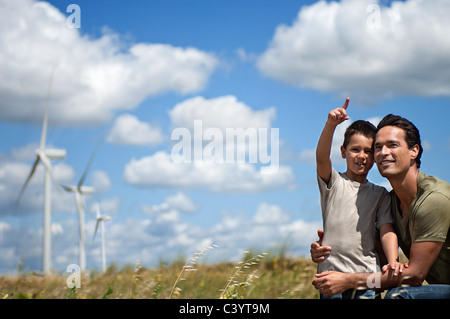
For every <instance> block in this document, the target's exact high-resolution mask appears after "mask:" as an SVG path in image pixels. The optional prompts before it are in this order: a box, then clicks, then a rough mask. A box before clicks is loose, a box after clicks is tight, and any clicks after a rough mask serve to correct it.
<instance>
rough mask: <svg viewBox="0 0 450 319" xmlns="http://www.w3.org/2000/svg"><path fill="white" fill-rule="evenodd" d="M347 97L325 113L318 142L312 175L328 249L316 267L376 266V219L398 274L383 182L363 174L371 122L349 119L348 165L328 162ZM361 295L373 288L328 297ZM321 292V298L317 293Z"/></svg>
mask: <svg viewBox="0 0 450 319" xmlns="http://www.w3.org/2000/svg"><path fill="white" fill-rule="evenodd" d="M349 101H350V99H349V98H347V99H346V101H345V103H344V105H343V106H342V107H341V108H337V109H334V110H333V111H331V112H330V113H329V114H328V119H327V122H326V124H325V127H324V129H323V131H322V134H321V136H320V138H319V142H318V144H317V150H316V162H317V175H318V178H317V179H318V183H319V190H320V197H321V207H322V216H323V227H324V235H323V242H322V245H323V246H325V245H330V246H331V247H332V251H331V253H330V255H329V256H327V258H326V259H325V260H324V261H322V262H321V263H319V264H318V269H317V272H318V273H321V272H324V271H340V272H346V273H366V272H374V271H375V270H377V268H376V267H377V265H378V263H379V261H378V256H377V254H376V252H375V238H374V232H375V225H376V227H377V228H378V229H379V233H380V239H381V243H382V245H383V250H384V253H385V255H386V257H387V261H388V263H389V265H390V267H389V268H390V269H391V270H393V271H394V275H397V272H398V271H401V270H402V269H401V266H400V264H398V263H397V259H398V243H397V236H396V234H395V232H394V228H393V225H392V222H393V220H392V217H391V214H390V197H389V194H388V192H387V191H386V190H385V189H384V188H383V187H380V186H377V185H375V184H372V183H371V182H369V181H368V180H367V174H368V173H369V170H370V169H371V168H372V166H373V164H374V151H373V141H374V138H375V134H376V127H375V126H374V125H373V124H371V123H369V122H367V121H356V122H354V123H352V124H351V125H350V126H349V127H348V128H347V130H346V132H345V135H344V143H343V145H342V146H341V153H342V158H344V159H345V160H346V163H347V170H346V172H345V173H338V172H337V171H336V170H335V169H334V168H333V167H332V163H331V159H330V152H331V144H332V139H333V134H334V131H335V129H336V127H337V126H338V125H339V124H341V123H342V122H344V121H346V120H348V119H349V117H348V116H347V107H348V103H349ZM319 292H320V289H319ZM361 296H364V298H373V297H374V296H375V292H374V291H372V290H357V291H346V292H344V293H343V294H339V295H335V296H333V297H334V298H335V299H336V298H337V299H339V298H342V299H347V298H355V297H361ZM333 297H332V298H333ZM321 298H324V296H323V295H322V294H321Z"/></svg>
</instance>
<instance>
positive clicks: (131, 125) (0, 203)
mask: <svg viewBox="0 0 450 319" xmlns="http://www.w3.org/2000/svg"><path fill="white" fill-rule="evenodd" d="M71 3H75V4H77V5H79V8H80V17H81V20H80V28H69V27H68V25H67V23H66V20H67V19H68V17H69V15H70V14H71V12H66V9H67V7H68V6H69V4H71ZM130 3H132V4H130ZM374 3H376V1H353V0H347V1H344V0H342V1H339V2H325V1H321V2H317V1H290V0H289V1H288V0H285V1H282V2H280V1H272V0H267V1H257V2H255V1H249V0H239V1H234V0H233V1H231V0H230V1H206V0H203V1H200V0H190V1H153V0H152V1H133V2H130V1H50V2H36V1H34V0H21V1H14V2H8V1H4V0H1V1H0V8H1V10H0V16H1V19H0V21H1V24H2V25H1V28H0V30H1V31H0V70H1V73H2V75H3V76H2V79H1V80H0V97H1V98H0V112H1V114H2V116H1V117H0V133H1V134H2V136H3V138H2V141H1V143H0V190H1V195H0V226H1V228H0V247H1V250H2V252H3V253H2V254H1V256H0V273H7V272H10V273H12V272H14V271H16V270H17V269H18V264H20V265H21V267H22V269H24V270H27V271H29V270H40V269H41V252H42V244H41V241H42V197H43V168H42V167H41V166H40V167H39V168H38V170H37V172H36V176H34V178H33V180H32V181H31V182H30V184H29V186H28V188H27V189H26V191H25V193H24V196H23V198H22V200H21V202H20V205H18V206H17V205H15V199H16V198H17V196H18V193H19V191H20V188H21V187H22V185H23V183H24V182H25V179H26V177H27V175H28V173H29V171H30V169H31V165H32V163H33V161H34V158H35V153H34V152H35V149H36V148H37V147H38V145H39V139H40V135H41V129H42V120H43V115H44V106H45V100H46V94H47V89H48V84H49V79H50V74H51V71H52V70H54V81H53V86H52V94H51V99H50V104H49V105H50V106H49V107H50V110H49V125H50V127H49V131H48V135H47V144H48V145H49V146H51V147H55V148H63V149H65V150H66V151H67V156H66V157H65V158H64V159H62V160H54V161H53V162H52V165H53V168H54V176H55V179H56V180H57V181H58V182H60V183H62V184H76V183H78V180H79V179H80V177H81V174H82V172H83V170H84V168H85V165H86V163H87V161H88V159H89V157H90V156H91V153H92V152H93V150H94V149H95V147H96V145H97V143H98V142H99V141H101V144H100V147H99V149H98V151H97V153H96V155H95V158H94V160H93V163H92V165H91V167H90V170H89V175H88V177H87V179H86V183H85V184H86V185H89V186H94V187H95V188H96V192H95V193H94V194H93V195H90V196H86V198H85V200H86V238H87V243H86V248H87V266H88V268H89V269H93V268H95V269H100V267H101V260H100V240H99V237H96V238H95V239H92V236H93V232H94V229H95V212H94V209H93V207H94V203H99V204H100V207H101V211H102V213H104V214H110V213H111V214H114V216H113V217H112V219H111V221H109V222H107V223H106V224H105V227H106V238H107V245H106V254H107V261H108V263H115V264H117V265H119V266H122V265H125V264H134V263H136V261H137V260H140V261H141V263H142V264H143V265H145V266H151V265H155V264H158V263H159V261H160V260H161V259H163V260H167V261H170V260H173V258H176V257H178V256H180V255H183V256H189V255H191V254H192V253H194V252H195V251H198V250H200V249H201V248H203V247H205V246H207V245H210V244H216V245H218V247H217V248H215V249H213V250H211V251H209V252H208V255H207V256H206V260H207V261H211V262H214V261H218V260H236V259H237V258H239V256H240V255H241V254H242V252H243V251H244V250H247V249H256V250H258V251H269V250H276V249H277V247H280V246H281V245H283V244H286V245H287V250H288V252H289V253H290V254H292V255H294V256H301V255H307V254H308V251H309V246H310V243H311V242H312V241H314V240H315V239H316V230H317V228H318V227H320V225H321V214H320V206H319V193H318V188H317V182H316V175H315V166H314V148H315V145H316V142H317V139H318V137H319V135H320V132H321V129H322V127H323V124H324V123H325V120H326V117H327V114H328V112H329V111H330V110H332V109H333V108H335V107H338V106H341V105H342V103H343V101H344V100H345V97H346V96H350V99H351V101H350V106H349V109H348V113H349V116H350V121H352V120H356V119H369V120H371V121H373V122H374V123H375V124H376V122H377V121H379V120H380V119H381V118H382V117H383V116H384V115H386V114H388V113H394V114H399V115H402V116H404V117H406V118H408V119H410V120H411V121H412V122H414V123H415V124H416V125H417V127H418V128H419V129H420V132H421V136H422V140H423V145H424V148H425V152H424V155H423V161H422V171H423V172H425V173H427V174H430V175H435V176H437V177H439V178H441V179H444V180H446V181H449V180H450V171H449V169H448V159H449V153H450V134H449V133H448V129H447V128H448V124H447V121H448V118H449V117H450V110H449V107H450V103H449V102H450V99H449V96H450V89H449V88H450V62H449V60H448V56H449V54H450V42H449V41H450V40H449V39H448V37H446V36H445V35H444V30H447V29H449V27H450V23H449V22H448V16H449V14H450V6H449V3H448V1H438V0H433V1H426V2H421V1H412V0H408V1H402V2H387V1H380V2H378V5H377V6H375V7H374V6H373V4H374ZM195 120H201V121H202V122H203V124H204V126H205V127H207V126H208V127H214V128H218V129H220V130H223V131H225V129H226V128H236V127H244V128H246V129H247V128H259V127H266V128H274V129H278V130H279V158H280V163H279V169H278V171H277V172H276V173H275V174H270V175H265V176H263V175H262V174H261V173H260V171H259V168H260V166H261V165H260V164H258V163H257V164H253V163H249V162H246V163H244V164H243V165H237V164H221V163H212V164H211V163H210V165H206V164H204V163H194V164H182V165H181V166H176V165H175V164H174V163H173V161H172V159H171V157H170V155H171V149H172V147H173V145H174V144H175V143H176V142H174V141H171V133H172V131H173V130H174V129H175V128H177V127H185V128H187V129H191V128H192V127H193V123H194V121H195ZM344 129H345V124H343V126H342V127H339V128H338V130H337V132H336V134H335V143H334V147H338V146H339V142H340V141H341V140H342V135H343V130H344ZM337 155H338V154H336V153H334V152H333V158H332V159H333V163H334V165H335V167H336V168H337V169H338V170H340V171H343V170H344V169H345V166H344V162H343V161H342V160H340V159H339V156H337ZM369 179H370V180H371V181H373V182H375V183H378V184H381V185H383V186H385V187H387V188H389V184H388V183H387V181H385V180H384V179H383V178H382V177H381V176H380V175H379V174H378V172H377V169H376V167H374V168H373V169H372V171H371V173H370V175H369ZM52 204H53V205H52V206H53V214H52V223H53V232H52V239H53V240H52V246H53V247H52V262H53V268H54V269H55V270H57V271H59V272H65V270H66V267H67V266H68V265H69V264H73V263H75V264H76V263H78V237H77V229H78V219H77V213H76V206H75V199H74V197H73V194H65V193H61V192H59V191H58V190H57V189H56V188H53V196H52Z"/></svg>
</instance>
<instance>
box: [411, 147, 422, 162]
mask: <svg viewBox="0 0 450 319" xmlns="http://www.w3.org/2000/svg"><path fill="white" fill-rule="evenodd" d="M419 151H420V146H419V144H416V145H414V146H413V147H412V148H411V149H410V152H411V160H412V161H415V160H416V158H417V156H419Z"/></svg>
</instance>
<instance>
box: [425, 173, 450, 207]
mask: <svg viewBox="0 0 450 319" xmlns="http://www.w3.org/2000/svg"><path fill="white" fill-rule="evenodd" d="M417 195H418V196H419V197H424V198H428V200H430V199H433V200H444V201H445V200H446V199H447V200H450V184H449V183H448V182H446V181H444V180H442V179H440V178H437V177H435V176H432V175H427V174H425V173H423V172H421V171H419V174H418V176H417Z"/></svg>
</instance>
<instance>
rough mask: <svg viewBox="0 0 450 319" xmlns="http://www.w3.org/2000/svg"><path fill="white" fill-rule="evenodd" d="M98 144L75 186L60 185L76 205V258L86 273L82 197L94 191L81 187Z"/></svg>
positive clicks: (92, 188)
mask: <svg viewBox="0 0 450 319" xmlns="http://www.w3.org/2000/svg"><path fill="white" fill-rule="evenodd" d="M99 146H100V143H98V144H97V147H96V148H95V150H94V152H93V153H92V155H91V157H90V159H89V161H88V163H87V165H86V167H85V169H84V172H83V175H82V176H81V178H80V181H79V182H78V185H77V186H65V185H61V187H62V188H63V189H65V190H66V191H68V192H72V193H74V194H75V201H76V203H77V211H78V224H79V238H78V258H79V266H80V269H81V271H86V249H85V240H84V234H85V233H84V197H83V195H90V194H93V193H94V191H95V189H94V187H92V186H83V183H84V180H85V179H86V176H87V173H88V170H89V167H90V166H91V163H92V160H93V159H94V155H95V153H96V152H97V149H98V147H99Z"/></svg>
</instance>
